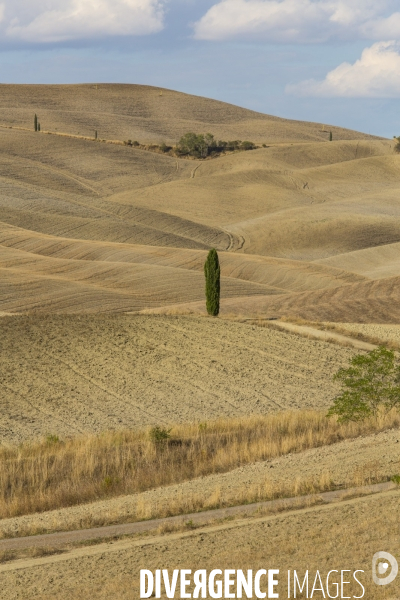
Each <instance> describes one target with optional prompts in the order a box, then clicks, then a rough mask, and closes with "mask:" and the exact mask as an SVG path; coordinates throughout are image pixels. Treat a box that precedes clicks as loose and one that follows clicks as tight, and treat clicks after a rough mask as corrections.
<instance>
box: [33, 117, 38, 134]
mask: <svg viewBox="0 0 400 600" xmlns="http://www.w3.org/2000/svg"><path fill="white" fill-rule="evenodd" d="M33 128H34V130H35V131H37V130H38V118H37V115H35V118H34V119H33Z"/></svg>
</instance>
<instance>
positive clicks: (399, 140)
mask: <svg viewBox="0 0 400 600" xmlns="http://www.w3.org/2000/svg"><path fill="white" fill-rule="evenodd" d="M394 140H395V141H396V145H395V147H394V149H395V151H396V152H400V136H399V137H396V136H394Z"/></svg>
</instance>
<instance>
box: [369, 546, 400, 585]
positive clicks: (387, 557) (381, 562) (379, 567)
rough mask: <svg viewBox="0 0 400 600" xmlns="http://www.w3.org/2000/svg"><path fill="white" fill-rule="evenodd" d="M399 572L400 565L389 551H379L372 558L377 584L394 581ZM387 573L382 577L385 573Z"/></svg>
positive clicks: (373, 574) (373, 577)
mask: <svg viewBox="0 0 400 600" xmlns="http://www.w3.org/2000/svg"><path fill="white" fill-rule="evenodd" d="M390 567H391V568H390ZM398 572H399V565H398V563H397V560H396V559H395V557H394V556H392V555H391V554H389V552H383V551H382V552H377V553H376V554H374V557H373V559H372V579H373V580H374V583H376V585H388V584H389V583H392V581H394V580H395V579H396V577H397V574H398ZM386 573H387V575H386V576H385V577H382V576H383V575H385V574H386Z"/></svg>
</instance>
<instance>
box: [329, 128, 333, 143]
mask: <svg viewBox="0 0 400 600" xmlns="http://www.w3.org/2000/svg"><path fill="white" fill-rule="evenodd" d="M332 139H333V136H332V131H330V132H329V141H330V142H331V141H332Z"/></svg>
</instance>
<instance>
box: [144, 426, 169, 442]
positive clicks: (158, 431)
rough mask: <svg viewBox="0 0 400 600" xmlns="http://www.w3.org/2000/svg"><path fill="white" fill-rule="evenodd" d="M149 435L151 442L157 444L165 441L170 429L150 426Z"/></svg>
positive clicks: (167, 438)
mask: <svg viewBox="0 0 400 600" xmlns="http://www.w3.org/2000/svg"><path fill="white" fill-rule="evenodd" d="M149 437H150V439H151V441H152V442H154V443H156V444H159V443H160V442H165V441H166V440H169V439H170V437H171V429H165V427H158V426H157V427H152V428H151V429H150V432H149Z"/></svg>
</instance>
